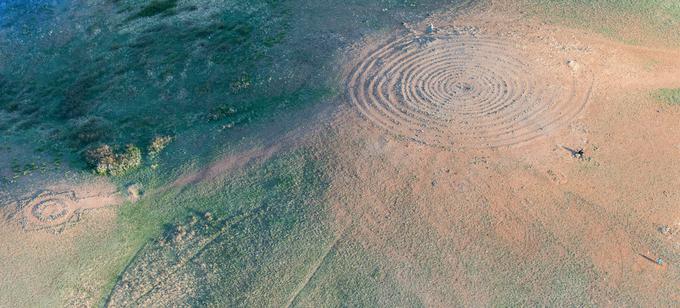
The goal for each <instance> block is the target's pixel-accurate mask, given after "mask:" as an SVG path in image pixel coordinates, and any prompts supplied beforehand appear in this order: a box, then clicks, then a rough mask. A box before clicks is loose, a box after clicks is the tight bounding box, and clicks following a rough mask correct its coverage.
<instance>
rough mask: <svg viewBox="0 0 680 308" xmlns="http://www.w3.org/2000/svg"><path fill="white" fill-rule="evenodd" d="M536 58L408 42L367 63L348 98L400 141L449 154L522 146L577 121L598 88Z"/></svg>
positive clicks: (486, 45)
mask: <svg viewBox="0 0 680 308" xmlns="http://www.w3.org/2000/svg"><path fill="white" fill-rule="evenodd" d="M530 57H531V55H526V54H524V52H522V51H520V50H518V49H517V48H516V47H515V44H513V43H511V42H508V41H506V40H504V39H501V38H494V37H473V36H465V35H431V36H420V37H418V36H407V37H403V38H401V39H396V40H392V41H390V42H388V43H387V44H384V45H382V46H380V47H379V48H377V49H375V50H373V51H371V52H370V53H369V54H368V56H367V57H365V58H364V59H363V60H362V61H360V62H359V63H358V65H357V66H356V67H355V69H354V70H353V71H352V72H351V73H350V75H349V78H348V81H347V85H348V94H349V98H350V100H351V102H352V103H353V104H354V105H355V106H356V107H357V108H358V110H359V111H360V113H361V114H362V115H363V116H364V117H365V118H366V119H368V120H369V121H371V122H372V123H374V124H376V125H377V126H378V127H380V128H382V129H384V130H385V131H386V132H388V133H390V134H392V135H394V136H397V137H400V138H404V139H408V140H412V141H416V142H419V143H424V144H428V145H432V146H436V147H442V148H447V149H455V148H486V147H500V146H508V145H513V144H518V143H522V142H526V141H529V140H532V139H535V138H537V137H540V136H543V135H545V134H547V133H549V131H550V130H552V129H553V128H555V127H559V126H560V125H561V124H563V123H565V122H568V121H569V120H572V119H573V118H574V117H576V116H577V115H578V114H579V113H580V112H581V111H582V110H583V109H584V107H585V104H586V102H587V100H588V97H589V96H590V91H591V85H592V79H591V78H589V76H588V74H586V73H585V72H582V71H581V72H577V71H574V70H572V69H571V68H570V67H569V66H567V65H566V63H565V62H561V63H560V65H557V66H550V67H547V66H541V65H537V61H530V60H529V59H530Z"/></svg>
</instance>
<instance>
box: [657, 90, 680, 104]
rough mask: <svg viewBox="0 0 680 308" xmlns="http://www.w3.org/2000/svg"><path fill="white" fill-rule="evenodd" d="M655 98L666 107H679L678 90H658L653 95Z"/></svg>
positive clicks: (679, 95) (679, 91)
mask: <svg viewBox="0 0 680 308" xmlns="http://www.w3.org/2000/svg"><path fill="white" fill-rule="evenodd" d="M655 96H656V98H657V99H659V100H660V101H662V102H664V103H666V104H668V105H673V106H680V88H677V89H660V90H658V91H657V92H656V93H655Z"/></svg>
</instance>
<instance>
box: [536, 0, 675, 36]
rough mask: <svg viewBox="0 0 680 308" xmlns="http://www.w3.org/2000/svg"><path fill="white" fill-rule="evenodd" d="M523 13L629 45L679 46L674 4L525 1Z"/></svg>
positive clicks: (665, 0) (669, 0) (652, 0)
mask: <svg viewBox="0 0 680 308" xmlns="http://www.w3.org/2000/svg"><path fill="white" fill-rule="evenodd" d="M527 4H528V6H527V7H526V9H527V12H529V13H530V14H533V15H537V16H540V18H542V19H545V20H547V21H548V22H552V23H558V24H565V25H569V26H574V27H580V28H586V29H593V30H595V31H597V32H600V33H602V34H603V35H605V36H607V37H610V38H614V39H618V40H621V41H624V42H627V43H630V44H647V43H655V44H660V45H668V46H675V47H677V46H680V33H678V31H677V29H678V27H680V2H678V1H674V0H529V1H528V2H527Z"/></svg>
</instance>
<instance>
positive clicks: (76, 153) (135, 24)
mask: <svg viewBox="0 0 680 308" xmlns="http://www.w3.org/2000/svg"><path fill="white" fill-rule="evenodd" d="M454 3H456V1H435V0H431V1H430V0H428V1H416V0H372V1H362V0H351V1H334V0H319V1H306V0H291V1H279V0H245V1H235V0H227V1H202V0H151V1H146V0H91V1H90V0H87V1H76V0H73V1H56V2H50V3H47V2H43V1H37V0H36V1H28V2H22V1H18V0H17V1H14V2H11V3H10V2H7V3H3V4H0V16H4V17H3V19H1V20H0V143H1V144H0V155H3V156H4V157H2V158H0V163H4V161H3V159H4V158H7V161H8V162H7V165H8V166H9V167H8V168H9V171H8V174H9V175H8V176H6V177H0V188H3V189H4V188H5V187H7V188H8V189H7V191H8V192H9V191H12V190H13V189H16V190H21V189H24V187H19V186H17V185H15V184H16V183H17V182H20V180H21V179H22V178H24V177H25V178H31V176H34V175H37V174H50V175H51V176H52V177H53V178H59V177H61V178H64V179H67V180H74V179H76V178H77V179H78V180H82V181H87V180H92V179H95V178H97V177H99V176H98V175H95V174H94V171H93V166H92V164H88V162H87V160H86V154H87V153H89V151H90V150H92V149H99V148H100V146H102V145H108V146H110V149H112V150H111V151H112V152H111V153H109V158H111V159H112V160H114V161H116V160H125V161H126V165H125V168H118V169H113V170H114V172H111V170H110V169H105V172H101V173H102V174H106V175H105V176H106V177H107V179H108V180H109V181H111V182H113V183H114V184H115V185H117V186H118V187H119V188H120V189H121V190H125V189H126V188H127V187H129V186H131V185H135V186H138V187H141V199H140V200H139V201H137V202H134V203H133V202H126V203H124V204H122V205H120V206H119V207H117V208H115V210H112V211H113V213H115V215H112V216H114V217H115V218H114V219H113V220H114V222H113V226H112V227H111V229H109V230H104V231H101V230H99V231H98V232H92V233H90V232H83V233H82V234H79V235H77V237H76V238H75V239H74V240H73V243H70V244H72V245H73V251H69V252H68V253H63V254H60V255H59V256H60V257H59V258H55V260H49V262H48V263H49V264H50V265H51V264H54V266H53V267H50V268H49V270H47V271H45V272H41V273H40V275H41V277H42V278H43V280H44V281H46V282H44V284H45V285H46V287H45V290H46V291H44V292H45V293H44V294H39V295H38V296H34V295H33V294H25V293H26V292H24V289H23V288H24V287H25V286H26V285H29V284H31V283H33V282H32V280H31V277H28V278H26V277H20V278H21V279H18V280H17V281H16V283H13V287H12V288H11V289H8V290H5V289H3V290H2V292H7V294H8V296H7V297H8V298H11V299H13V300H15V303H16V305H18V306H21V305H23V306H59V305H65V304H68V305H83V304H93V305H105V304H107V303H109V304H117V303H118V304H119V303H122V302H123V301H125V300H130V299H132V300H135V301H136V303H137V304H139V305H164V304H167V305H170V304H186V305H200V306H205V305H213V306H244V305H245V306H282V305H286V304H290V305H293V306H314V305H315V304H318V303H325V304H326V305H328V306H345V305H348V306H392V305H407V306H427V305H431V304H433V303H428V302H427V301H426V300H427V296H426V295H432V294H434V295H435V296H434V297H435V298H439V299H442V300H445V301H447V302H448V303H457V304H459V305H465V304H469V303H470V302H471V301H472V300H480V301H481V300H483V302H485V303H488V304H490V305H495V306H516V305H541V304H542V305H546V304H547V305H560V304H563V303H570V304H573V305H592V304H593V298H594V297H595V296H596V295H593V294H592V292H595V291H597V292H601V290H595V291H594V290H592V289H588V286H589V285H590V284H591V283H593V281H596V280H598V279H599V278H600V277H597V275H598V274H597V273H596V272H595V270H594V269H593V268H594V265H593V264H592V262H591V261H590V259H589V256H588V255H587V253H586V252H584V251H582V250H579V249H580V248H579V244H580V243H578V241H577V240H573V243H572V242H569V241H567V247H563V245H565V244H564V242H565V241H564V239H560V238H558V237H557V236H556V235H555V234H553V233H551V232H554V230H552V229H551V228H550V227H551V226H548V225H544V224H541V223H540V222H536V223H535V224H533V225H530V226H529V227H528V231H531V232H527V233H531V234H537V235H536V238H532V240H533V242H532V243H538V245H539V246H541V247H540V248H541V249H538V250H539V252H538V253H537V255H534V256H532V259H528V258H526V257H525V256H524V255H523V252H522V251H517V250H513V249H517V247H511V246H512V245H509V244H508V242H507V241H506V239H504V238H502V237H501V236H500V235H499V234H496V233H494V232H493V230H492V229H493V228H494V224H493V223H492V222H493V221H494V219H495V218H494V217H491V216H490V215H489V214H488V213H487V212H485V211H488V210H489V209H488V207H489V202H490V201H488V199H486V197H485V196H483V195H477V193H476V192H474V191H473V192H467V196H471V199H470V200H467V199H465V200H463V199H460V200H458V199H456V198H457V197H456V194H455V193H453V194H449V193H447V194H446V196H447V198H450V199H445V201H447V202H450V204H451V208H452V209H457V210H452V212H450V213H449V212H447V213H448V214H452V215H450V216H451V217H446V218H447V219H448V220H446V228H449V230H455V231H456V232H461V233H460V234H455V236H454V235H446V234H441V233H438V232H440V230H435V228H434V227H433V226H432V222H431V221H427V220H426V219H427V218H430V219H432V218H433V217H423V216H421V215H420V213H419V211H422V210H423V209H424V208H425V207H424V206H423V205H428V204H429V203H431V204H434V203H435V202H439V203H441V202H443V201H442V200H437V199H428V198H429V196H428V194H427V191H425V190H423V189H420V188H418V189H417V184H418V181H417V176H418V174H417V173H415V172H414V173H413V174H411V173H409V171H403V172H402V170H397V171H395V172H394V173H391V174H390V173H385V174H386V175H387V176H384V177H385V178H389V177H390V176H394V175H399V176H400V177H403V178H401V179H400V180H403V183H402V182H399V183H397V184H389V183H388V184H386V183H384V182H382V181H380V179H369V181H367V182H366V183H364V182H356V183H354V182H352V183H354V185H356V186H351V185H350V186H348V187H343V188H342V189H346V190H347V191H350V192H354V191H355V190H356V191H359V190H361V189H364V188H365V187H371V189H375V190H376V191H378V192H377V193H376V195H377V196H378V197H377V199H379V200H378V201H380V202H383V201H384V202H385V204H386V205H385V206H386V207H388V208H389V207H390V206H391V207H392V208H390V210H392V212H391V213H390V214H391V215H393V216H392V218H391V219H392V220H389V221H388V220H387V218H385V221H387V222H386V224H393V225H388V226H386V227H385V226H383V225H381V224H380V223H375V224H374V225H370V224H368V226H365V225H363V223H365V222H366V221H368V222H369V223H370V222H371V220H370V219H369V220H367V219H366V217H369V218H375V217H372V216H371V215H373V214H374V213H372V212H371V211H372V210H374V209H373V208H372V207H371V206H372V205H373V204H369V203H370V202H369V201H367V202H366V203H367V204H366V205H364V204H361V205H363V206H365V207H360V206H357V205H355V204H342V202H339V203H340V204H338V203H333V202H331V201H330V200H329V195H328V194H329V191H330V190H331V178H332V177H333V176H336V177H337V176H338V175H337V174H334V173H333V172H341V171H345V170H347V169H351V168H354V167H357V166H362V165H360V164H357V165H349V167H348V166H339V164H340V163H339V161H342V160H343V159H344V160H349V159H348V158H346V157H342V158H339V157H334V156H333V155H334V154H337V153H334V152H333V151H331V150H329V147H330V146H329V145H331V144H333V140H330V139H332V137H333V136H330V137H329V136H326V137H327V139H325V140H324V141H323V142H325V143H323V144H314V143H313V142H310V143H312V145H309V144H304V145H301V146H298V145H295V146H292V147H291V148H287V147H285V146H284V147H282V150H281V151H280V152H276V153H275V154H273V155H272V156H271V157H268V156H267V157H265V158H264V159H262V160H261V161H260V160H255V162H253V163H251V164H245V165H244V166H237V167H236V168H233V169H229V170H228V171H227V172H224V173H223V174H220V175H219V176H217V177H215V178H210V179H209V180H207V181H198V182H196V183H190V184H188V185H177V186H172V185H171V184H170V183H173V181H175V180H176V179H178V178H181V177H182V176H183V175H186V174H193V173H196V172H200V171H201V170H204V169H205V168H206V167H207V166H211V165H212V164H214V163H215V162H219V161H220V158H223V157H225V156H229V155H234V156H238V154H239V153H241V152H242V151H244V150H247V149H259V148H266V147H267V146H269V145H271V144H272V143H276V142H277V141H279V138H283V136H284V135H285V134H286V133H287V132H291V131H294V129H295V128H298V127H301V126H304V125H306V124H308V123H309V113H308V111H309V110H316V109H315V108H319V109H320V108H321V107H323V105H324V104H330V103H331V102H335V100H336V99H337V98H338V97H339V96H341V95H342V94H343V93H344V91H345V90H344V89H342V85H341V82H338V80H339V77H340V76H339V75H340V73H341V72H340V69H338V67H337V61H338V56H343V55H344V52H345V51H347V49H350V46H352V44H354V43H356V42H358V41H362V40H363V39H365V38H366V37H367V36H371V35H376V33H383V32H382V31H386V32H392V31H395V29H402V30H403V29H404V28H403V26H402V25H401V23H402V22H409V23H410V22H412V21H419V20H422V19H423V18H425V17H426V16H427V13H428V12H433V11H436V10H437V9H440V8H444V7H446V6H447V5H450V4H454ZM524 3H528V4H529V5H530V6H527V7H528V8H530V9H528V10H527V11H526V12H527V13H528V14H529V15H531V16H535V17H538V18H541V19H543V20H546V21H548V22H551V23H555V24H564V25H568V26H573V27H580V28H584V29H594V30H596V31H598V32H599V33H602V34H604V35H606V36H608V37H611V38H615V39H618V40H622V41H625V42H627V43H632V44H643V43H646V42H648V41H652V42H659V41H661V39H662V38H668V39H667V40H665V41H663V42H662V43H663V44H668V45H680V34H679V33H678V32H677V31H676V30H677V28H678V27H680V4H678V2H677V1H672V0H657V1H653V0H646V1H623V0H621V1H615V0H606V1H585V0H584V1H567V0H553V1H551V0H526V1H525V2H524ZM38 17H40V18H38ZM629 20H630V21H631V22H630V23H628V22H627V21H629ZM631 29H632V30H631ZM648 34H650V36H647V35H648ZM654 96H655V97H656V98H658V99H659V100H660V101H663V102H664V103H667V104H669V105H679V104H680V90H678V89H663V90H659V91H658V92H657V93H655V94H654ZM158 138H160V139H158ZM362 140H363V139H362ZM127 145H134V148H133V147H127ZM357 147H359V146H357ZM126 149H139V152H137V150H135V151H128V152H130V153H133V154H135V155H128V156H133V157H132V158H130V157H128V156H125V155H126V154H129V153H128V152H126V151H127V150H126ZM353 150H355V149H353ZM359 151H361V149H359ZM366 152H369V150H366ZM350 154H351V153H350ZM137 155H138V156H137ZM350 156H351V155H350ZM121 157H123V158H125V159H123V158H121ZM355 158H356V160H357V161H359V160H362V159H366V160H367V161H369V163H367V165H369V166H371V167H375V169H376V170H375V171H376V172H381V171H384V170H385V169H386V168H387V167H389V166H383V165H381V163H384V161H382V160H381V159H380V158H376V157H363V156H358V157H355ZM137 159H139V160H140V161H141V162H140V163H139V164H137V163H136V161H137ZM428 159H429V158H428ZM130 161H134V163H131V162H130ZM345 163H346V162H345ZM2 166H4V165H0V167H2ZM376 166H377V167H376ZM383 167H385V168H383ZM343 168H344V169H343ZM357 168H358V167H357ZM446 168H449V167H448V166H446ZM0 171H3V170H0ZM447 173H448V171H447ZM383 175H384V174H383ZM61 178H60V179H61ZM51 179H52V178H50V179H48V180H51ZM48 180H46V181H48ZM353 180H356V179H353ZM370 180H373V181H374V182H370ZM420 180H423V179H420ZM423 181H425V182H426V183H425V184H426V185H425V187H426V188H427V187H434V186H435V184H434V182H432V181H431V180H430V179H425V180H423ZM340 182H342V181H340ZM430 182H431V184H430ZM421 184H422V183H421ZM12 185H14V186H12ZM381 185H384V186H381ZM390 185H393V186H390ZM26 187H29V188H30V187H32V186H29V185H27V186H26ZM395 190H396V191H395ZM423 191H425V193H423ZM336 192H337V190H336ZM372 192H373V191H372ZM447 192H448V191H447ZM348 194H349V193H348ZM0 197H4V196H0ZM385 200H386V201H385ZM518 200H519V199H518ZM518 200H514V201H518ZM336 201H337V200H336ZM341 201H347V202H348V203H351V202H353V201H355V203H360V202H358V201H357V200H356V199H348V200H341ZM361 201H363V200H361ZM549 201H551V203H550V204H554V206H553V208H560V206H562V205H564V204H567V203H568V202H566V201H564V200H562V199H561V198H556V199H554V200H549ZM518 202H519V201H518ZM388 203H389V204H388ZM439 203H437V204H439ZM466 204H471V205H470V206H472V207H474V208H472V207H471V208H467V209H466V208H456V207H455V206H465V205H466ZM333 206H335V207H341V206H348V208H349V211H350V212H351V213H349V214H348V215H349V216H351V219H349V221H351V223H348V224H347V225H341V224H338V221H335V220H334V219H335V217H333V215H334V214H337V213H336V212H334V209H333ZM352 206H356V207H352ZM419 206H420V207H419ZM478 207H479V208H478ZM546 208H547V209H551V208H550V207H546ZM335 210H337V208H336V209H335ZM354 210H356V211H355V212H352V211H354ZM430 214H431V213H430ZM431 215H432V214H431ZM546 216H547V215H546ZM435 218H436V217H435ZM377 219H378V221H379V222H384V221H380V219H382V218H381V217H378V218H377ZM85 220H87V218H86V219H85ZM85 223H88V222H87V221H86V222H85ZM85 223H84V224H85ZM89 223H90V224H91V225H95V226H96V224H97V222H96V221H92V222H89ZM546 224H547V223H546ZM88 226H89V225H88ZM383 227H384V228H385V229H384V230H383V229H381V228H383ZM371 228H373V229H371ZM390 228H391V229H390ZM490 230H491V231H490ZM362 232H365V233H362ZM461 234H462V235H463V236H458V235H461ZM381 245H383V246H381ZM489 247H493V248H495V249H491V251H489V249H488V248H489ZM518 247H519V246H518ZM541 251H553V252H554V251H564V255H561V256H559V258H553V256H550V255H547V254H545V255H543V254H541V253H542V252H541ZM452 256H455V260H451V258H453V257H452ZM29 262H32V261H29ZM35 262H40V261H35ZM27 263H28V262H27ZM40 269H42V268H40ZM36 271H37V270H36ZM458 277H465V279H467V281H460V282H459V281H458ZM534 280H540V281H542V284H541V285H540V286H533V285H530V282H531V281H534ZM461 285H464V286H462V287H461ZM458 287H460V288H459V289H455V288H458ZM468 287H473V288H477V289H476V290H472V291H470V290H468V289H466V288H468ZM26 289H28V288H26ZM36 289H39V288H36ZM454 289H455V292H453V291H452V290H454ZM147 291H148V292H147ZM466 292H467V294H486V295H488V296H487V297H485V298H466V297H465V296H466ZM74 294H76V296H74ZM423 294H425V296H424V295H423ZM0 295H2V293H0ZM0 297H4V296H0ZM537 298H541V299H543V300H544V302H535V301H533V300H535V299H537ZM81 299H82V301H81ZM12 303H13V302H10V303H9V304H12ZM630 303H635V301H630ZM434 304H437V303H434ZM439 304H441V303H439Z"/></svg>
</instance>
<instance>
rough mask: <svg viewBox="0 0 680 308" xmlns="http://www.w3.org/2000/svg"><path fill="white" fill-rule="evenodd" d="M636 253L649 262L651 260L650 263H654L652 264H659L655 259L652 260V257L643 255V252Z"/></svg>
mask: <svg viewBox="0 0 680 308" xmlns="http://www.w3.org/2000/svg"><path fill="white" fill-rule="evenodd" d="M638 255H640V257H643V258H645V259H647V261H649V262H652V263H654V264H656V265H659V263H658V262H656V260H654V259H652V258H650V257H648V256H645V255H643V254H641V253H639V254H638Z"/></svg>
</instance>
